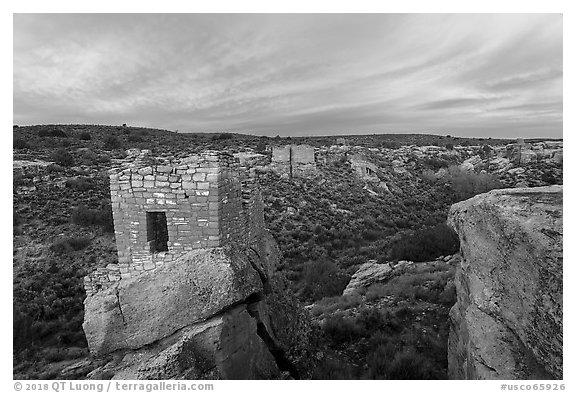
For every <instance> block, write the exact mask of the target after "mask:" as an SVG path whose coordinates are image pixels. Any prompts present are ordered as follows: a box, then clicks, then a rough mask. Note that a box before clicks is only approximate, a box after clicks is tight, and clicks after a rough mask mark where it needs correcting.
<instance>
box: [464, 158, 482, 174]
mask: <svg viewBox="0 0 576 393" xmlns="http://www.w3.org/2000/svg"><path fill="white" fill-rule="evenodd" d="M481 162H482V159H481V158H480V156H473V157H470V158H469V159H467V160H466V161H464V162H463V163H462V164H460V169H462V170H463V171H473V170H474V167H475V166H476V165H478V164H480V163H481Z"/></svg>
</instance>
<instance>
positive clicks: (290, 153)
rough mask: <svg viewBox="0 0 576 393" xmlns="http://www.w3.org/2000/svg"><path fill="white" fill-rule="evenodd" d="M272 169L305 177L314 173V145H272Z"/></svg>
mask: <svg viewBox="0 0 576 393" xmlns="http://www.w3.org/2000/svg"><path fill="white" fill-rule="evenodd" d="M271 167H272V169H274V170H275V171H276V172H278V173H279V174H281V175H287V176H288V177H289V178H290V179H291V178H293V177H305V176H309V175H313V174H315V173H316V160H315V158H314V147H312V146H308V145H286V146H274V147H272V163H271Z"/></svg>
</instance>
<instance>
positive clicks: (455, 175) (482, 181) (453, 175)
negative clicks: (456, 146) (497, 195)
mask: <svg viewBox="0 0 576 393" xmlns="http://www.w3.org/2000/svg"><path fill="white" fill-rule="evenodd" d="M446 179H447V180H448V182H449V183H450V184H451V186H452V189H453V191H454V194H455V197H456V202H458V201H463V200H465V199H468V198H472V197H473V196H474V195H478V194H482V193H485V192H488V191H490V190H493V189H495V188H501V187H502V184H500V182H499V181H498V180H497V179H496V178H495V177H494V176H493V175H490V174H488V173H475V172H468V171H463V170H462V169H460V167H458V166H455V165H454V166H451V167H449V168H448V171H447V177H446Z"/></svg>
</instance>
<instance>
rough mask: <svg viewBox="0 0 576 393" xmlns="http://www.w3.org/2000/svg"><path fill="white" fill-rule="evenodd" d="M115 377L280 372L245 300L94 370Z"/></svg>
mask: <svg viewBox="0 0 576 393" xmlns="http://www.w3.org/2000/svg"><path fill="white" fill-rule="evenodd" d="M103 373H106V374H108V376H112V379H273V378H278V377H279V375H280V372H279V370H278V367H277V365H276V362H275V360H274V357H273V356H272V354H271V353H270V351H269V350H268V348H267V346H266V344H265V343H264V342H263V340H262V339H261V338H260V336H259V335H258V333H257V321H256V319H254V318H252V317H251V316H250V314H249V313H248V311H247V310H246V305H244V304H241V305H239V306H236V307H234V308H232V309H230V310H228V311H226V312H225V313H222V314H219V315H217V316H215V317H213V318H210V319H208V320H206V321H204V322H199V323H197V324H193V325H191V326H187V327H184V328H183V329H181V330H179V331H177V332H176V333H174V334H173V335H171V336H169V337H166V338H164V339H162V340H160V341H157V342H155V343H153V344H152V345H149V346H146V347H143V348H140V349H138V350H134V351H127V352H126V353H124V354H123V356H122V357H121V360H119V359H117V360H114V361H113V362H111V363H109V364H107V365H105V366H104V367H102V368H101V369H100V370H98V371H96V372H93V373H92V375H91V377H92V378H100V377H101V376H102V374H103Z"/></svg>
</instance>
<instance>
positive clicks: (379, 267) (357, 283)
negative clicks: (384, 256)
mask: <svg viewBox="0 0 576 393" xmlns="http://www.w3.org/2000/svg"><path fill="white" fill-rule="evenodd" d="M393 270H394V269H392V267H390V265H388V264H387V263H386V264H380V263H376V262H367V263H364V264H362V265H360V268H359V269H358V270H357V271H356V273H354V275H353V276H352V278H351V280H350V282H349V283H348V285H347V286H346V289H344V292H343V293H342V295H343V296H346V295H350V294H351V293H352V292H354V291H356V290H357V289H359V288H363V287H367V286H369V285H371V284H373V283H376V282H380V281H384V280H386V279H388V278H390V276H391V275H392V271H393Z"/></svg>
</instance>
